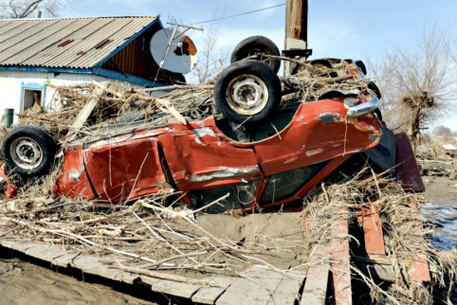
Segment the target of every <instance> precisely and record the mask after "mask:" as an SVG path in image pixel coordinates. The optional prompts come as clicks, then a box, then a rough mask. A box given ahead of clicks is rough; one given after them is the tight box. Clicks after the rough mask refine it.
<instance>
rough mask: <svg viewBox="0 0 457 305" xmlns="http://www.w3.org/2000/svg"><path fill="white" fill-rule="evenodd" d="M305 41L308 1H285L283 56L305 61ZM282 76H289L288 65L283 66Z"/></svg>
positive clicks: (306, 54)
mask: <svg viewBox="0 0 457 305" xmlns="http://www.w3.org/2000/svg"><path fill="white" fill-rule="evenodd" d="M307 40H308V0H287V2H286V35H285V46H284V50H285V51H286V52H285V55H287V56H290V57H296V58H299V59H303V60H306V58H307V57H308V56H309V55H310V52H309V51H308V52H307V51H305V50H306V47H307ZM300 51H301V52H300ZM284 74H285V75H289V74H290V65H288V64H286V65H285V69H284Z"/></svg>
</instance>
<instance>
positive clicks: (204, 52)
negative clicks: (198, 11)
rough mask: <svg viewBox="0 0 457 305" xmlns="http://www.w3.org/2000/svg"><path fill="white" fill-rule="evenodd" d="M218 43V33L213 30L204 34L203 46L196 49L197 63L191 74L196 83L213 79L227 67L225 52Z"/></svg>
mask: <svg viewBox="0 0 457 305" xmlns="http://www.w3.org/2000/svg"><path fill="white" fill-rule="evenodd" d="M218 42H219V39H218V33H217V30H215V29H214V28H210V29H209V30H208V32H205V33H204V36H203V45H202V47H201V48H200V47H199V48H198V49H199V50H198V63H197V66H196V67H195V69H194V71H193V73H192V74H193V76H194V77H195V78H196V79H197V81H198V83H203V82H206V81H208V80H210V79H212V78H214V77H215V76H216V75H217V74H218V73H220V72H221V71H222V70H223V68H224V66H226V65H228V55H227V52H226V50H224V49H221V48H219V47H218Z"/></svg>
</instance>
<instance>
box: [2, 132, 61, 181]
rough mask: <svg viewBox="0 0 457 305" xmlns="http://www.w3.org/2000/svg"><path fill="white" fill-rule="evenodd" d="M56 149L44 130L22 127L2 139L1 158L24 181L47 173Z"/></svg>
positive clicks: (54, 143)
mask: <svg viewBox="0 0 457 305" xmlns="http://www.w3.org/2000/svg"><path fill="white" fill-rule="evenodd" d="M56 148H57V144H56V142H55V141H54V139H53V138H52V137H51V136H50V135H49V133H48V132H47V131H46V130H45V129H44V128H42V127H39V126H35V125H22V126H19V127H17V128H15V129H13V130H12V131H11V132H9V133H8V134H7V135H6V136H5V138H4V139H3V143H2V156H3V159H4V160H5V163H6V166H7V167H8V168H9V169H11V170H12V171H13V172H14V173H16V174H17V175H18V176H19V177H20V178H22V180H24V181H26V180H27V179H30V178H33V177H40V176H43V175H45V174H47V173H48V172H49V170H50V168H51V166H52V164H53V162H54V157H55V154H56Z"/></svg>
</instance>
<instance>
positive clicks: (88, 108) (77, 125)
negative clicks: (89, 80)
mask: <svg viewBox="0 0 457 305" xmlns="http://www.w3.org/2000/svg"><path fill="white" fill-rule="evenodd" d="M102 93H103V90H102V89H100V88H98V87H97V88H95V90H94V92H93V93H92V96H93V97H92V98H91V99H90V101H89V102H88V103H87V104H86V105H85V106H84V107H83V109H82V110H81V111H80V112H79V113H78V115H77V116H76V119H75V122H74V123H73V125H71V127H70V131H69V134H68V136H69V138H68V141H71V140H73V139H74V138H75V136H76V134H77V133H78V132H79V130H80V129H81V127H83V125H84V123H85V122H86V120H87V118H88V117H89V115H90V114H91V112H92V110H94V108H95V106H96V105H97V103H98V99H99V97H100V96H101V95H102Z"/></svg>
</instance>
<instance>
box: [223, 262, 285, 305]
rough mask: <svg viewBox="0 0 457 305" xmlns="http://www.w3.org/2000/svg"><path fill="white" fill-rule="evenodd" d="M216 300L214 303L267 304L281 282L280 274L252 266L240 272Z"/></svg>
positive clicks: (228, 304) (229, 304)
mask: <svg viewBox="0 0 457 305" xmlns="http://www.w3.org/2000/svg"><path fill="white" fill-rule="evenodd" d="M242 276H243V277H240V278H238V279H236V280H235V281H234V282H233V283H232V284H231V285H230V287H228V289H227V290H226V291H225V292H224V293H223V294H222V296H221V297H220V298H219V299H218V300H217V301H216V305H233V304H237V305H260V304H267V303H268V302H269V301H270V299H271V298H272V296H273V292H274V291H275V290H276V287H278V285H279V283H280V282H281V279H282V277H283V276H282V275H281V274H279V273H277V272H275V271H271V270H265V269H263V268H260V267H256V266H254V267H252V268H249V269H248V270H247V271H245V272H243V273H242Z"/></svg>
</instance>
